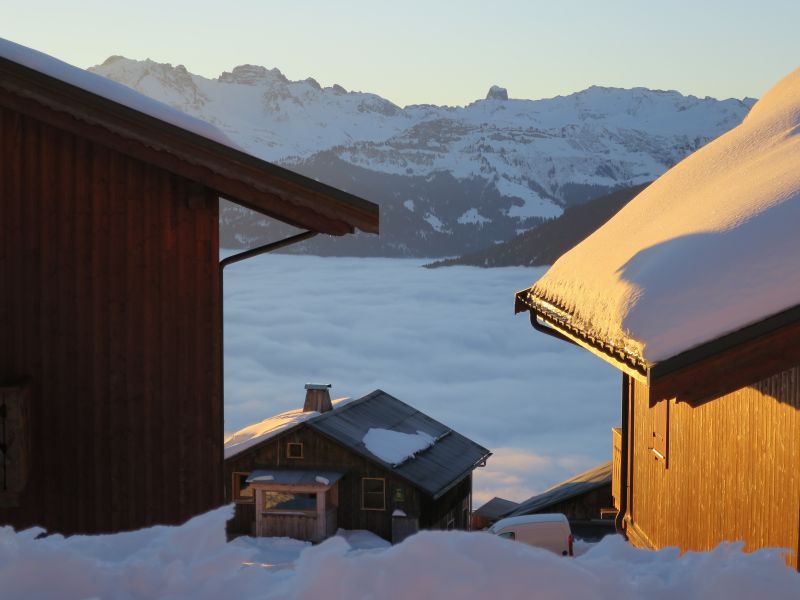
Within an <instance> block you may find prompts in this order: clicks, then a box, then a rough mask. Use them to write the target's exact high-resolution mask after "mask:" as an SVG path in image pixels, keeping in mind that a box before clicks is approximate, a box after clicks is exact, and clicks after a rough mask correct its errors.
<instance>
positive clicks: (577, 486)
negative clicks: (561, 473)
mask: <svg viewBox="0 0 800 600" xmlns="http://www.w3.org/2000/svg"><path fill="white" fill-rule="evenodd" d="M611 479H612V465H611V461H608V462H606V463H603V464H602V465H597V466H596V467H593V468H591V469H589V470H588V471H584V472H583V473H578V474H577V475H575V476H573V477H570V478H569V479H567V480H565V481H561V482H559V483H557V484H555V485H553V486H551V487H549V488H547V489H546V490H545V491H543V492H542V493H541V494H536V495H535V496H531V497H530V498H528V499H527V500H525V501H524V502H521V503H520V504H518V505H517V506H515V507H514V508H512V509H511V510H507V511H505V512H504V513H503V514H502V518H505V517H518V516H521V515H536V514H541V513H561V514H563V515H564V516H566V517H567V519H568V520H569V525H570V528H571V529H572V533H573V534H574V535H575V536H576V537H579V538H581V539H584V540H590V541H596V540H599V539H600V538H602V537H603V536H605V535H608V534H609V533H614V531H615V529H614V520H613V517H614V516H615V510H614V508H613V505H614V501H613V499H612V497H611Z"/></svg>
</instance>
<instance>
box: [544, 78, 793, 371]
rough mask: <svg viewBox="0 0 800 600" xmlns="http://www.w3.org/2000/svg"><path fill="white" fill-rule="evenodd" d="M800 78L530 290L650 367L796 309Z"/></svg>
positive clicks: (784, 83) (778, 89) (782, 85)
mask: <svg viewBox="0 0 800 600" xmlns="http://www.w3.org/2000/svg"><path fill="white" fill-rule="evenodd" d="M797 222H800V69H798V70H796V71H794V72H793V73H791V74H790V75H789V76H787V77H786V78H784V79H783V80H781V81H780V82H779V83H778V84H777V85H775V86H774V87H773V88H772V89H771V90H770V91H769V92H768V93H767V94H766V95H765V96H764V98H762V99H761V100H760V101H759V102H757V103H756V105H755V106H754V108H753V110H752V112H751V114H750V116H748V117H747V118H746V119H745V120H744V122H743V123H742V124H741V125H739V126H738V127H736V128H735V129H733V130H731V131H729V132H728V133H726V134H724V135H722V136H721V137H719V138H718V139H716V140H714V141H713V142H711V143H709V144H708V145H706V146H705V147H703V148H701V149H700V150H698V151H697V152H695V153H694V154H692V155H690V156H689V157H687V158H686V159H685V160H683V161H682V162H680V163H679V164H678V165H676V166H675V167H673V168H672V169H671V170H669V171H668V172H667V173H665V174H664V175H663V176H661V177H660V178H659V179H657V180H656V181H655V182H654V183H653V184H652V185H651V186H650V187H648V188H647V189H645V190H644V191H643V192H642V193H641V194H639V195H638V196H637V197H636V198H635V199H634V200H632V201H631V202H630V203H629V204H628V205H627V206H625V207H624V208H623V209H622V210H620V212H619V213H617V215H616V216H615V217H614V218H612V219H611V220H610V221H608V222H607V223H606V224H605V225H604V226H603V227H601V228H600V229H598V230H597V231H596V232H595V233H593V234H592V235H591V236H589V237H588V238H586V239H585V240H584V241H583V242H581V243H580V244H579V245H578V246H576V247H575V248H573V249H572V250H570V251H569V252H567V253H566V254H564V255H563V256H562V257H561V258H559V259H558V261H556V263H555V264H554V265H553V266H552V267H551V268H550V269H549V270H548V271H547V273H546V274H545V275H544V276H543V277H542V278H541V279H539V281H537V282H536V283H535V284H534V285H533V286H532V288H531V292H532V294H533V295H534V296H535V297H536V298H541V299H544V300H547V301H548V302H550V303H552V304H553V305H556V306H558V307H560V308H561V309H564V310H566V311H567V312H568V313H569V315H570V319H571V321H572V322H573V323H574V324H575V326H576V327H579V328H582V329H584V330H586V331H587V332H588V333H590V334H591V335H593V336H594V337H596V338H599V339H601V340H603V341H604V342H606V343H611V344H613V345H616V346H619V347H622V348H625V349H626V350H627V351H629V352H630V353H631V354H632V355H634V356H639V357H641V358H643V359H644V360H645V361H647V362H648V363H650V364H652V363H655V362H659V361H662V360H665V359H667V358H670V357H672V356H675V355H676V354H679V353H681V352H683V351H685V350H688V349H690V348H692V347H695V346H698V345H700V344H702V343H705V342H708V341H711V340H713V339H717V338H718V337H721V336H722V335H725V334H726V333H730V332H732V331H736V330H738V329H741V328H742V327H745V326H747V325H749V324H751V323H755V322H758V321H760V320H762V319H764V318H767V317H769V316H772V315H774V314H776V313H778V312H781V311H783V310H785V309H787V308H791V307H793V306H796V305H798V304H800V263H797V260H796V257H797V256H799V255H800V236H797V235H796V232H795V231H794V226H793V224H796V223H797Z"/></svg>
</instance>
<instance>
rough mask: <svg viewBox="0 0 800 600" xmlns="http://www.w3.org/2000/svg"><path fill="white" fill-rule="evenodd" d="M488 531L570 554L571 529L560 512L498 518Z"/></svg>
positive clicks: (564, 554)
mask: <svg viewBox="0 0 800 600" xmlns="http://www.w3.org/2000/svg"><path fill="white" fill-rule="evenodd" d="M489 533H493V534H495V535H499V536H500V537H504V538H508V539H510V540H516V541H518V542H522V543H523V544H530V545H531V546H537V547H538V548H545V549H547V550H550V551H551V552H555V553H556V554H560V555H562V556H572V531H571V530H570V528H569V521H567V517H565V516H564V515H562V514H561V513H552V514H543V515H521V516H519V517H508V518H507V519H500V520H499V521H498V522H497V523H495V524H494V525H492V526H491V527H490V528H489Z"/></svg>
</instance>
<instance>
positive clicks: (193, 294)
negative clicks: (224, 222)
mask: <svg viewBox="0 0 800 600" xmlns="http://www.w3.org/2000/svg"><path fill="white" fill-rule="evenodd" d="M1 100H2V98H0V152H1V154H0V226H1V227H2V237H0V335H1V336H2V338H3V339H2V342H0V380H15V379H18V378H28V379H29V381H30V386H31V415H30V417H31V436H32V450H31V452H32V476H31V477H30V484H29V485H28V488H27V489H26V493H25V496H24V501H23V505H22V506H21V507H20V508H19V509H8V510H0V522H2V523H11V524H13V525H15V526H17V527H27V526H31V525H41V526H43V527H45V528H47V529H49V530H52V531H60V532H63V533H76V532H105V531H119V530H125V529H132V528H138V527H142V526H146V525H150V524H154V523H179V522H182V521H184V520H186V519H187V518H189V517H191V516H192V515H195V514H197V513H199V512H202V511H205V510H208V509H210V508H212V507H214V506H216V505H218V504H220V503H221V501H222V486H221V478H222V447H221V446H222V406H221V402H220V398H219V353H220V345H219V325H220V323H219V288H218V286H219V273H218V267H217V264H218V203H217V197H216V194H213V193H212V192H210V191H209V190H206V189H205V188H202V187H199V186H197V185H196V184H193V183H192V182H190V181H187V180H185V179H182V178H180V177H177V176H174V175H172V174H170V173H169V172H167V171H165V170H163V169H160V168H157V167H155V166H152V165H148V164H145V163H142V162H139V161H137V160H133V159H130V158H128V157H126V156H125V155H122V154H120V153H118V152H115V151H111V150H109V149H107V148H105V147H103V146H101V145H98V144H95V143H91V142H88V141H86V140H83V139H81V138H79V137H77V136H75V135H72V134H70V133H67V132H64V131H62V130H59V129H57V128H55V127H52V126H49V125H45V124H43V123H41V122H39V121H37V120H35V119H33V118H30V117H27V116H24V115H21V114H20V113H18V112H15V111H13V110H10V109H7V108H3V107H2V102H1Z"/></svg>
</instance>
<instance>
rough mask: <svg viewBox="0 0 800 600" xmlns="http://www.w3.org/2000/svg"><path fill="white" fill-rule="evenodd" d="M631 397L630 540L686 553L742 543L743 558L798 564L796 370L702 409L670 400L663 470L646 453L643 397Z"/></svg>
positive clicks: (649, 415)
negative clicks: (755, 555) (767, 555)
mask: <svg viewBox="0 0 800 600" xmlns="http://www.w3.org/2000/svg"><path fill="white" fill-rule="evenodd" d="M632 381H633V380H632ZM631 392H632V394H633V402H632V405H633V409H632V412H633V414H632V418H633V422H634V425H633V427H634V437H633V465H632V473H633V476H632V482H631V484H632V491H631V494H632V506H630V507H629V510H628V515H627V516H626V519H627V520H628V521H630V522H629V523H628V530H629V533H630V534H631V535H630V537H631V539H632V540H633V541H635V542H637V543H638V544H640V545H651V546H654V547H664V546H678V547H680V548H681V549H682V550H708V549H711V548H713V547H715V546H716V545H717V544H719V543H720V542H721V541H725V540H727V541H736V540H742V541H744V542H745V543H746V549H747V550H754V549H757V548H761V547H784V548H788V549H789V550H790V552H791V555H790V556H789V557H788V558H787V561H788V562H789V563H790V564H792V565H794V566H796V565H797V549H798V531H799V530H800V522H798V516H799V515H800V412H799V411H798V409H800V367H794V368H792V369H789V370H786V371H783V372H782V373H779V374H777V375H774V376H772V377H769V378H767V379H764V380H762V381H760V382H759V383H756V384H754V385H752V386H749V387H745V388H742V389H739V390H737V391H735V392H733V393H730V394H728V395H726V396H723V397H720V398H717V399H714V400H711V401H709V402H705V403H702V404H698V405H691V404H688V403H685V402H675V401H674V400H669V401H668V402H670V406H669V424H668V425H669V446H668V448H667V452H668V468H665V463H664V461H662V460H657V459H656V457H655V455H654V454H653V452H652V451H651V450H650V448H651V447H652V432H653V431H654V426H655V422H654V419H655V408H654V407H652V406H650V396H649V390H648V388H647V386H646V385H644V384H642V383H640V382H638V381H633V384H632V389H631ZM662 402H663V401H662ZM631 524H632V526H631Z"/></svg>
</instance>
